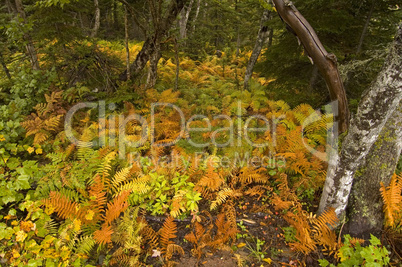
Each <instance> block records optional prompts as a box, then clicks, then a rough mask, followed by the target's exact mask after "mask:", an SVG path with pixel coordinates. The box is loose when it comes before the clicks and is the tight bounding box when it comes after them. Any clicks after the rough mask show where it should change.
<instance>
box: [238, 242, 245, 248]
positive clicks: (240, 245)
mask: <svg viewBox="0 0 402 267" xmlns="http://www.w3.org/2000/svg"><path fill="white" fill-rule="evenodd" d="M244 246H246V243H239V244H237V245H236V247H238V248H242V247H244Z"/></svg>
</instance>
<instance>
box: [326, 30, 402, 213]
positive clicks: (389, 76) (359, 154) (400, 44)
mask: <svg viewBox="0 0 402 267" xmlns="http://www.w3.org/2000/svg"><path fill="white" fill-rule="evenodd" d="M401 99H402V23H401V24H400V25H399V29H398V33H397V36H396V38H395V41H394V43H393V46H392V47H391V49H390V51H389V54H388V57H387V59H386V60H385V63H384V66H383V69H382V71H381V72H380V73H379V75H378V77H377V79H376V81H375V82H374V83H373V84H372V85H371V87H370V90H368V91H367V92H366V93H365V94H364V95H363V97H362V100H361V101H360V103H359V107H358V110H357V114H356V116H354V118H353V119H352V120H351V124H350V128H349V130H348V134H347V135H346V137H345V139H344V141H343V143H342V150H341V153H340V156H339V157H332V158H331V159H330V162H329V167H328V171H327V178H326V180H325V185H324V189H323V193H322V196H321V201H320V206H319V213H322V212H323V211H324V210H325V209H326V208H327V207H333V208H335V212H336V214H337V216H338V218H340V219H343V218H344V215H345V210H346V206H347V203H348V199H349V195H350V191H351V188H352V183H353V179H354V176H355V173H356V171H357V170H358V169H359V168H361V166H362V165H363V164H364V162H365V161H366V160H367V164H370V158H368V157H367V156H368V154H369V152H370V150H371V148H372V146H373V144H374V143H375V142H376V140H377V139H378V136H379V135H380V133H381V131H382V129H383V127H384V125H385V124H386V122H387V121H388V120H389V119H390V118H391V117H392V116H393V114H394V111H395V109H396V108H397V107H398V105H399V103H400V101H401ZM386 134H387V133H384V137H386ZM378 142H381V140H379V141H378ZM379 150H380V151H381V148H380V149H379ZM376 153H379V152H376ZM334 154H335V153H334ZM335 155H336V154H335ZM392 157H398V155H393V156H392ZM377 160H379V164H380V166H383V164H387V165H388V164H390V162H380V160H381V161H382V160H389V158H379V159H377ZM366 167H367V166H366ZM364 177H365V178H364V179H363V178H360V181H359V180H357V183H356V186H355V188H359V186H360V187H362V186H363V187H365V184H366V183H367V184H368V183H369V182H368V181H366V179H368V178H369V176H364ZM367 188H369V187H367ZM365 189H366V188H363V189H361V190H360V191H359V189H357V190H358V191H359V192H356V194H357V193H360V194H361V193H362V190H365ZM364 194H365V195H366V196H369V197H370V198H377V199H378V196H379V194H380V192H379V191H378V192H373V191H371V192H370V191H367V192H366V193H364ZM373 194H375V195H373ZM360 202H361V201H357V202H355V203H354V204H353V205H356V206H358V205H360V204H361V203H360ZM350 208H351V209H356V208H357V210H359V208H358V207H353V206H350Z"/></svg>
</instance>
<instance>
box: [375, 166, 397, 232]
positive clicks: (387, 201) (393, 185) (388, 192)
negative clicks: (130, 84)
mask: <svg viewBox="0 0 402 267" xmlns="http://www.w3.org/2000/svg"><path fill="white" fill-rule="evenodd" d="M380 191H381V196H382V199H383V201H384V212H385V218H386V220H385V225H386V226H389V227H395V226H396V225H397V224H399V223H400V221H399V220H400V218H401V216H400V213H401V211H402V210H401V203H402V196H401V192H402V177H401V176H400V175H396V174H394V175H393V176H392V178H391V182H390V184H389V186H388V187H385V186H384V184H383V183H382V182H381V188H380Z"/></svg>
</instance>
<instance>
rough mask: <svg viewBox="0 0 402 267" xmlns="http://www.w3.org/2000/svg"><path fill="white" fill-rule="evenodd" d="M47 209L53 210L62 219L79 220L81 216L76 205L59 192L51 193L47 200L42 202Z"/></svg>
mask: <svg viewBox="0 0 402 267" xmlns="http://www.w3.org/2000/svg"><path fill="white" fill-rule="evenodd" d="M44 204H45V206H46V207H47V208H49V209H51V210H52V209H53V210H54V211H55V212H56V213H57V215H58V216H59V217H61V218H62V219H67V218H70V219H74V218H79V219H81V218H82V217H83V216H82V215H83V214H82V212H81V210H80V206H79V205H78V203H76V202H74V201H71V200H70V199H68V198H67V197H66V196H64V195H62V194H61V193H59V192H55V191H52V192H50V194H49V198H48V199H45V200H44Z"/></svg>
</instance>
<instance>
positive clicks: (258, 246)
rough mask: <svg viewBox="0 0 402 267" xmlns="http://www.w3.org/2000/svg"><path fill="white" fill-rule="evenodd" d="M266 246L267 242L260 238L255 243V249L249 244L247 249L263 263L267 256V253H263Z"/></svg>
mask: <svg viewBox="0 0 402 267" xmlns="http://www.w3.org/2000/svg"><path fill="white" fill-rule="evenodd" d="M253 240H254V239H253ZM264 244H265V241H264V240H260V239H258V238H257V240H256V242H255V248H253V247H252V246H251V245H250V244H249V243H247V248H248V249H249V250H250V252H251V255H253V256H254V257H256V258H257V259H258V261H263V260H264V258H265V255H266V254H267V253H266V252H265V251H263V246H264Z"/></svg>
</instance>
